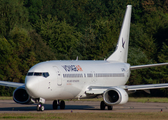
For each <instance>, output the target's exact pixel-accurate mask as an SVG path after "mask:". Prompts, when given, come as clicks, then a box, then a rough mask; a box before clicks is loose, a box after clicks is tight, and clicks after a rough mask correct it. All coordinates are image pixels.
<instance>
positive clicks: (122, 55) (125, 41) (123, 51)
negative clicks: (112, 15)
mask: <svg viewBox="0 0 168 120" xmlns="http://www.w3.org/2000/svg"><path fill="white" fill-rule="evenodd" d="M131 10H132V5H127V9H126V12H125V17H124V21H123V24H122V28H121V32H120V36H119V39H118V43H117V46H116V50H115V52H114V53H113V54H112V55H110V57H109V58H108V59H107V61H118V62H125V63H126V62H127V56H128V45H129V33H130V23H131Z"/></svg>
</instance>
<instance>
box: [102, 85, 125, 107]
mask: <svg viewBox="0 0 168 120" xmlns="http://www.w3.org/2000/svg"><path fill="white" fill-rule="evenodd" d="M103 99H104V102H105V104H106V105H109V106H112V105H117V104H124V103H126V102H127V101H128V93H127V92H126V91H125V90H124V89H122V88H119V87H112V88H109V89H107V90H106V91H105V92H104V94H103Z"/></svg>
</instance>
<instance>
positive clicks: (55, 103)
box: [53, 100, 58, 110]
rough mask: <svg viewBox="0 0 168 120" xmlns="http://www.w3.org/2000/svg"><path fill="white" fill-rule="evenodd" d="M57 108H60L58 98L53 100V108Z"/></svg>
mask: <svg viewBox="0 0 168 120" xmlns="http://www.w3.org/2000/svg"><path fill="white" fill-rule="evenodd" d="M57 108H58V105H57V100H54V101H53V109H54V110H56V109H57Z"/></svg>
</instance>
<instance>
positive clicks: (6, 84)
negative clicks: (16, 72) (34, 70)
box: [0, 81, 24, 88]
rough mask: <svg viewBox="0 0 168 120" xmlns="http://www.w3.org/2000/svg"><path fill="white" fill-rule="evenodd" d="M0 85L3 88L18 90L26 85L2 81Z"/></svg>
mask: <svg viewBox="0 0 168 120" xmlns="http://www.w3.org/2000/svg"><path fill="white" fill-rule="evenodd" d="M0 85H1V86H7V87H14V88H17V87H20V86H23V85H24V83H16V82H7V81H0Z"/></svg>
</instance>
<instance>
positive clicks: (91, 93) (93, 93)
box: [85, 89, 106, 95]
mask: <svg viewBox="0 0 168 120" xmlns="http://www.w3.org/2000/svg"><path fill="white" fill-rule="evenodd" d="M104 91H106V89H97V90H88V91H85V93H86V94H87V95H101V94H103V93H104Z"/></svg>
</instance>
